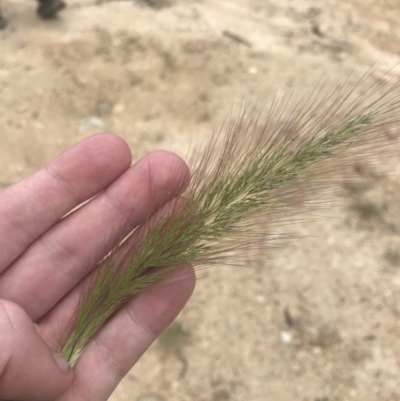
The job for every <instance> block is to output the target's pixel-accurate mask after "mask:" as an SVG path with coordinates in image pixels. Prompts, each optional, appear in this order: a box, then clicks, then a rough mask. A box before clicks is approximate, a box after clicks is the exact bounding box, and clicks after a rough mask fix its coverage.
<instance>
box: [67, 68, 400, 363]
mask: <svg viewBox="0 0 400 401" xmlns="http://www.w3.org/2000/svg"><path fill="white" fill-rule="evenodd" d="M370 78H371V77H370V75H366V76H365V77H363V78H362V79H361V80H360V81H359V82H358V83H357V84H356V85H355V86H352V87H350V88H349V87H348V83H347V82H343V83H342V84H339V83H337V82H336V83H335V84H334V85H331V86H329V85H328V84H320V85H319V86H318V87H317V88H316V89H315V90H314V91H313V92H312V93H311V94H309V95H308V96H307V97H304V98H303V99H302V100H301V101H300V102H299V103H293V102H292V98H291V96H287V97H281V98H278V97H277V98H276V99H274V100H273V101H272V102H271V104H270V105H269V106H264V107H263V108H254V107H251V106H247V107H246V106H241V107H240V109H239V111H237V112H235V113H232V114H231V115H230V116H229V117H228V119H227V121H226V123H225V126H224V127H223V129H221V131H217V132H214V133H213V134H212V135H211V136H210V138H209V140H208V141H207V142H206V144H205V145H204V146H203V147H202V149H200V150H198V151H196V152H195V153H194V155H193V157H192V158H191V159H190V160H189V165H190V167H191V174H192V178H191V182H190V184H189V186H188V188H187V189H186V191H185V192H184V194H183V195H182V196H181V197H179V198H176V199H174V200H173V201H171V202H170V203H169V204H167V205H165V206H164V207H163V208H162V210H160V211H159V212H157V213H156V214H155V215H153V216H150V217H149V219H148V220H147V221H146V223H144V224H143V225H142V226H140V227H138V228H137V229H136V230H135V231H134V232H133V233H131V235H130V236H129V237H128V238H126V239H125V240H124V241H123V243H122V244H121V245H120V246H119V247H117V248H116V249H115V250H114V251H113V252H112V254H111V255H110V256H109V257H108V258H107V260H106V261H104V262H103V263H102V265H101V267H100V268H99V269H98V272H97V274H96V275H95V278H94V279H93V280H92V282H91V284H90V286H89V287H88V290H87V291H86V292H85V293H84V296H83V297H82V302H81V304H80V306H79V311H78V314H77V317H76V322H75V329H74V330H73V332H72V334H71V335H70V337H69V340H68V341H67V343H66V345H65V346H64V348H63V349H62V350H61V355H62V356H63V357H64V358H65V359H67V360H68V361H69V362H70V363H72V364H73V363H74V362H75V361H76V360H77V358H78V357H79V355H80V353H81V352H82V350H83V348H84V347H85V345H86V344H87V342H88V341H89V340H90V339H91V338H92V337H93V336H94V335H95V334H96V333H97V331H98V330H99V329H100V328H101V326H102V325H103V324H104V323H105V321H106V320H107V319H108V318H109V317H110V316H111V315H112V314H113V313H114V312H115V311H116V310H117V309H118V308H119V307H120V306H121V305H122V304H123V303H124V302H126V300H127V299H128V298H129V297H130V296H132V295H134V294H136V293H138V292H140V291H142V290H144V289H145V288H147V287H148V286H150V285H152V284H154V283H155V282H156V281H158V280H160V279H161V278H162V277H165V276H166V275H169V274H171V273H172V272H175V271H177V270H178V269H179V267H180V266H182V265H184V264H187V263H190V264H192V265H194V266H195V267H197V268H199V267H202V266H210V265H214V264H221V263H222V264H227V263H238V262H237V260H236V259H237V258H238V255H240V253H241V252H242V249H245V248H251V247H254V246H255V247H259V246H262V245H263V244H264V243H265V241H266V238H267V235H268V233H270V232H271V227H274V226H277V225H279V224H284V223H287V222H290V221H292V219H293V218H294V216H296V215H299V214H302V213H305V212H306V211H307V210H312V209H313V208H314V207H315V206H318V205H319V204H322V205H323V204H324V203H325V202H326V199H327V196H328V198H329V196H330V195H331V194H332V192H334V190H335V188H336V187H337V184H338V183H339V182H341V181H343V177H344V174H345V172H346V168H348V167H349V166H351V165H353V164H354V162H355V160H357V159H358V160H362V159H365V158H370V157H371V156H372V155H373V154H376V152H386V151H388V150H389V149H390V143H389V142H388V140H387V133H388V132H389V131H390V132H397V130H398V129H399V127H400V113H399V110H400V107H399V106H400V92H399V85H398V84H397V83H395V84H393V83H392V80H393V79H389V83H388V84H386V85H387V86H388V87H387V88H386V89H385V88H382V87H381V85H380V84H379V83H376V84H374V85H372V86H368V89H366V90H363V89H362V88H363V87H364V84H365V83H366V80H367V79H370ZM384 78H385V79H386V78H387V77H384Z"/></svg>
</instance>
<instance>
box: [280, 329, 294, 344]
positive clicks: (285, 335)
mask: <svg viewBox="0 0 400 401" xmlns="http://www.w3.org/2000/svg"><path fill="white" fill-rule="evenodd" d="M292 339H293V336H292V334H291V333H289V332H288V331H281V340H282V342H283V343H284V344H290V343H291V342H292Z"/></svg>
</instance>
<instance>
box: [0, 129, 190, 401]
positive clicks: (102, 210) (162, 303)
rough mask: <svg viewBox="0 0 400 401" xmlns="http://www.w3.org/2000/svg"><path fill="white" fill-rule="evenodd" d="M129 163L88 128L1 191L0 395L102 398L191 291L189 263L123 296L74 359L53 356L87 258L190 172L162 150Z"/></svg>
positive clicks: (178, 188)
mask: <svg viewBox="0 0 400 401" xmlns="http://www.w3.org/2000/svg"><path fill="white" fill-rule="evenodd" d="M130 164H131V154H130V151H129V148H128V146H127V145H126V143H125V142H124V141H123V140H122V139H121V138H119V137H117V136H114V135H111V134H99V135H94V136H92V137H90V138H88V139H86V140H84V141H82V142H80V143H79V144H77V145H75V146H74V147H72V148H70V149H69V150H67V151H66V152H64V153H62V154H61V155H60V156H58V157H57V158H56V159H55V160H53V161H52V162H51V163H49V164H48V165H47V166H46V167H44V168H43V169H41V170H40V171H38V172H37V173H35V174H33V175H31V176H30V177H28V178H26V179H24V180H22V181H21V182H18V183H16V184H14V185H12V186H10V187H8V188H6V189H4V190H2V191H1V192H0V244H1V248H2V252H1V254H0V350H1V351H0V399H3V398H5V399H22V400H26V401H27V400H38V401H50V400H51V401H54V400H57V401H76V400H85V401H92V400H93V401H102V400H107V399H108V397H109V395H110V394H111V393H112V391H113V390H114V389H115V387H116V386H117V385H118V383H119V382H120V380H121V379H122V378H123V376H124V375H125V374H126V373H127V372H128V371H129V369H130V368H131V367H132V366H133V365H134V364H135V363H136V361H137V360H138V359H139V358H140V357H141V355H142V354H143V353H144V352H145V351H146V349H147V348H148V347H149V346H150V344H151V343H152V342H153V341H154V340H155V338H156V337H157V336H158V335H159V334H160V333H161V332H162V330H164V329H165V328H166V327H167V326H168V325H169V324H170V323H171V322H172V320H173V319H174V318H175V317H176V315H177V314H178V313H179V312H180V310H181V309H182V307H183V306H184V304H185V303H186V302H187V300H188V299H189V297H190V295H191V293H192V291H193V289H194V282H195V278H194V272H193V269H192V268H191V267H190V266H186V267H183V268H182V269H183V270H182V273H183V274H185V279H184V280H182V273H180V275H179V279H177V278H176V277H175V278H174V277H171V278H169V279H167V282H166V283H163V285H161V286H157V288H153V289H150V290H147V291H146V292H143V293H141V294H139V295H137V296H135V297H134V298H133V299H132V300H130V301H129V302H128V303H127V304H126V305H124V306H123V307H122V308H121V309H120V310H119V311H118V312H117V313H116V314H115V315H114V316H113V317H112V318H111V319H110V320H109V321H108V322H107V323H106V324H105V326H104V327H103V328H102V330H101V331H100V332H99V333H98V334H97V335H96V336H95V338H94V339H92V340H91V342H90V343H89V344H88V346H87V347H86V348H85V350H84V352H83V354H82V355H81V357H80V359H79V360H78V361H77V363H76V365H75V367H74V369H71V368H70V367H69V365H68V364H67V363H66V362H65V361H64V360H62V359H60V357H58V356H55V355H56V351H57V350H59V349H60V348H61V347H62V345H63V343H64V342H65V341H66V338H67V337H68V334H69V332H70V330H71V328H72V327H71V322H73V317H74V313H76V310H77V305H78V303H79V299H80V293H81V291H80V290H81V288H82V285H83V283H84V281H85V279H86V280H88V279H89V278H88V276H90V272H91V271H93V269H95V268H96V263H88V261H91V260H97V261H99V260H101V259H102V257H103V256H105V255H106V254H107V253H108V252H109V251H110V250H111V249H112V248H113V247H114V246H115V245H116V244H117V243H118V242H119V241H120V240H121V239H122V238H123V237H124V236H125V235H126V234H127V232H123V231H121V227H123V226H124V225H125V226H126V220H127V219H129V222H128V223H129V228H133V227H135V226H137V225H138V224H140V223H142V222H143V219H144V218H145V215H146V213H153V212H155V211H156V210H157V209H158V208H159V207H160V206H161V205H163V204H165V202H167V201H168V200H170V199H171V198H173V197H175V196H177V195H179V193H181V192H182V190H183V189H184V187H185V186H186V185H187V184H188V182H189V172H188V170H187V167H186V166H185V164H184V162H183V161H182V160H181V159H180V158H179V157H177V156H175V155H173V154H171V153H168V152H162V151H157V152H153V153H150V154H149V155H147V156H146V157H144V158H143V159H141V160H140V161H139V162H137V163H136V164H135V165H133V166H132V167H130ZM182 171H183V176H184V179H182ZM102 191H103V192H102ZM99 192H101V193H100V194H99V195H98V196H97V197H95V198H93V199H92V200H90V202H88V203H87V204H85V205H84V206H83V207H81V208H80V209H78V210H76V211H75V212H73V213H71V214H70V215H68V216H67V217H65V218H62V217H63V216H64V215H65V214H66V213H68V212H69V211H71V210H72V209H74V208H75V207H76V206H78V205H79V204H81V203H82V202H84V201H86V200H88V199H90V198H92V197H93V196H95V195H96V194H98V193H99ZM149 209H150V210H149ZM132 210H133V212H132ZM128 231H129V230H128ZM117 234H118V235H119V237H118V238H116V235H117ZM174 281H175V282H174ZM172 284H173V285H172Z"/></svg>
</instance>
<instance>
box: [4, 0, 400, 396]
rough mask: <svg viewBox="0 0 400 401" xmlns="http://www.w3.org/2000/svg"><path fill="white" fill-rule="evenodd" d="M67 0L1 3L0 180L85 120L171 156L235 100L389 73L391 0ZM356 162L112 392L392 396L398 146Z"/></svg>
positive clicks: (88, 130)
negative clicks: (382, 162)
mask: <svg viewBox="0 0 400 401" xmlns="http://www.w3.org/2000/svg"><path fill="white" fill-rule="evenodd" d="M67 2H68V8H67V9H66V10H65V11H63V12H62V14H61V15H60V17H59V18H58V19H56V20H53V21H46V22H45V21H41V20H39V19H37V17H36V15H35V3H34V2H33V1H28V0H3V12H4V14H5V16H6V18H7V20H8V26H7V28H6V29H5V30H3V31H0V138H1V147H0V160H1V166H2V168H1V172H0V186H3V187H4V186H6V185H8V184H10V183H13V182H15V181H17V180H19V179H21V178H22V177H24V176H26V175H28V174H29V173H32V172H33V171H35V170H36V169H38V168H39V167H41V166H42V165H43V164H44V163H45V162H47V161H49V160H50V159H51V158H52V157H54V156H55V155H56V154H58V153H59V152H61V151H62V150H64V149H66V148H67V147H68V146H70V145H72V144H74V143H75V142H77V141H79V140H81V139H82V138H85V137H87V136H89V135H91V134H92V133H94V132H98V131H112V132H115V133H117V134H119V135H121V136H122V137H123V138H125V140H126V141H127V142H128V143H129V144H130V146H131V148H132V152H133V155H134V159H138V158H140V157H141V156H142V155H144V154H145V153H146V152H148V151H150V150H154V149H157V148H163V149H168V150H172V151H175V152H177V153H178V154H180V155H182V156H185V155H186V153H187V149H188V148H189V146H190V144H191V141H193V138H194V140H197V139H201V138H202V137H204V136H205V135H206V134H207V133H208V132H209V131H210V130H211V129H212V128H218V126H219V125H220V124H221V122H222V121H223V119H224V117H225V116H226V114H227V113H228V112H229V111H230V109H231V106H232V104H233V103H234V102H235V101H240V100H241V99H242V98H244V99H248V100H251V101H253V100H262V101H263V100H265V99H268V98H271V97H272V96H274V95H275V94H276V93H278V94H279V93H282V92H286V91H289V90H291V89H292V88H293V87H296V88H297V90H298V92H299V94H302V92H304V91H306V90H309V89H310V88H313V87H314V86H315V85H316V83H317V82H318V81H319V80H320V79H321V78H326V77H332V79H334V78H337V77H346V76H348V75H349V73H350V72H352V74H353V75H352V76H351V78H350V79H349V82H353V81H354V82H355V81H356V80H357V79H358V78H359V77H360V76H361V75H362V74H363V73H365V71H366V70H367V69H368V68H369V67H370V66H371V65H372V64H374V73H373V74H374V75H373V77H377V76H379V75H380V74H382V73H384V72H385V71H386V70H388V69H389V68H392V67H394V69H393V73H394V74H395V75H397V77H399V76H400V73H399V72H400V69H399V67H398V65H396V63H398V62H399V61H400V23H399V21H400V17H399V16H400V0H381V1H376V0H349V1H345V0H297V1H292V0H216V1H215V0H214V1H212V0H140V1H139V0H137V1H107V0H98V1H96V0H95V1H84V0H79V1H78V0H69V1H67ZM396 79H398V78H396ZM377 156H379V155H377ZM358 173H359V174H362V175H364V179H365V183H366V185H365V187H364V189H363V190H362V191H356V190H354V188H351V187H348V188H347V189H343V197H342V202H341V204H342V205H341V206H340V207H339V208H337V209H331V210H328V213H327V214H328V216H329V218H328V219H323V220H318V221H314V222H312V223H308V224H299V225H298V226H296V227H293V228H291V229H292V230H295V231H297V232H299V233H300V234H305V235H306V237H305V238H304V239H301V240H299V241H296V242H295V243H293V244H291V245H290V246H288V247H285V248H283V249H281V250H279V252H277V253H275V254H274V255H273V256H272V255H271V254H270V253H268V252H260V255H258V256H259V257H258V259H259V260H260V262H258V264H256V265H254V264H250V265H249V267H257V268H249V269H235V268H225V267H221V268H213V269H210V270H208V271H207V274H206V275H205V276H203V277H202V279H201V280H199V282H198V286H197V289H196V292H195V294H194V296H193V298H192V300H191V301H190V302H189V304H188V305H187V307H186V308H185V309H184V311H183V312H182V313H181V315H180V316H179V318H178V319H177V321H176V322H175V323H174V324H173V325H172V326H171V327H170V328H169V329H168V330H167V332H166V333H165V334H163V336H162V337H161V338H160V340H158V341H157V342H156V343H155V344H154V345H153V346H152V347H151V349H150V350H149V352H147V354H146V355H145V356H144V357H143V359H142V360H141V361H140V362H139V364H138V365H137V366H135V367H134V368H133V369H132V371H131V372H130V373H129V374H128V375H127V376H126V378H125V379H124V381H123V382H122V383H121V384H120V386H119V387H118V388H117V390H116V391H115V393H114V394H113V396H112V397H111V400H113V401H167V400H168V401H239V400H240V401H289V400H290V401H345V400H362V401H398V400H400V159H399V152H397V156H396V155H395V157H394V158H393V161H391V162H390V163H389V162H388V163H387V165H386V170H385V169H384V170H380V169H378V168H377V167H371V166H369V164H368V163H365V165H363V166H361V167H360V168H359V171H358ZM260 267H261V268H260ZM93 401H94V400H93Z"/></svg>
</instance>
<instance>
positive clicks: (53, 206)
mask: <svg viewBox="0 0 400 401" xmlns="http://www.w3.org/2000/svg"><path fill="white" fill-rule="evenodd" d="M131 160H132V159H131V152H130V149H129V147H128V145H127V144H126V142H125V141H124V140H123V139H122V138H119V137H118V136H116V135H112V134H97V135H93V136H91V137H89V138H87V139H85V140H83V141H82V142H80V143H78V144H77V145H75V146H73V147H71V148H70V149H68V150H67V151H65V152H64V153H62V154H61V155H59V156H58V157H56V158H55V159H54V160H53V161H51V162H50V163H49V164H48V165H47V166H45V167H44V168H43V169H41V170H40V171H38V172H37V173H35V174H33V175H31V176H29V177H27V178H25V179H23V180H22V181H20V182H18V183H16V184H14V185H12V186H10V187H8V188H5V189H4V190H2V191H1V192H0V243H2V244H7V246H6V247H4V251H3V252H1V253H0V273H1V272H2V271H4V270H5V269H6V268H7V266H8V265H9V264H10V263H12V262H13V261H14V260H15V259H17V258H18V257H19V256H20V255H21V254H22V253H23V252H24V251H25V249H27V248H28V246H29V245H30V244H31V243H32V242H34V241H35V239H37V238H38V237H39V236H40V235H41V234H43V233H44V232H45V231H47V230H48V229H49V228H50V227H51V226H52V225H54V224H55V223H56V222H57V221H58V220H60V219H61V218H62V217H63V216H64V215H65V214H66V213H68V212H69V211H70V210H71V209H73V208H74V207H76V206H78V205H79V204H81V203H82V202H84V201H86V200H88V199H90V198H91V197H93V196H94V195H96V194H97V193H99V192H100V191H102V190H103V189H104V188H105V187H107V186H108V185H109V184H110V183H111V182H113V181H114V180H115V179H116V178H118V177H119V176H120V175H121V174H122V173H123V172H124V171H126V170H127V169H128V168H129V167H130V165H131Z"/></svg>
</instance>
